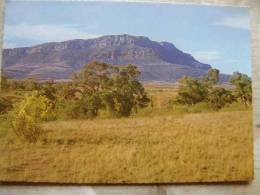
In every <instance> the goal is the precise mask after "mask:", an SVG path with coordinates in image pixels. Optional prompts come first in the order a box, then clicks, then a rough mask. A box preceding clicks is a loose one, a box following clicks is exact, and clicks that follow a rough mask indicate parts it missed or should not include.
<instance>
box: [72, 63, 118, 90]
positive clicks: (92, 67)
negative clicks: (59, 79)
mask: <svg viewBox="0 0 260 195" xmlns="http://www.w3.org/2000/svg"><path fill="white" fill-rule="evenodd" d="M114 70H115V69H114V68H113V66H111V65H108V64H106V63H101V62H97V61H92V62H90V63H89V64H86V65H85V66H84V67H83V68H82V69H81V70H80V71H79V72H78V73H76V74H74V75H73V77H72V79H73V82H74V84H75V85H76V86H77V87H78V89H80V90H81V91H82V93H87V94H91V93H95V92H98V91H102V90H104V89H106V88H107V87H108V86H109V85H110V84H111V83H110V82H111V80H110V76H111V74H113V72H114Z"/></svg>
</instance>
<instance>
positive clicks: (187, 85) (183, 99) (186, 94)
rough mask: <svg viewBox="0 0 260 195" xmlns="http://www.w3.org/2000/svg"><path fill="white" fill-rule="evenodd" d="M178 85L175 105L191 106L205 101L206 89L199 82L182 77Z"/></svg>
mask: <svg viewBox="0 0 260 195" xmlns="http://www.w3.org/2000/svg"><path fill="white" fill-rule="evenodd" d="M179 83H180V86H179V89H178V95H177V97H176V102H177V103H180V104H188V105H193V104H196V103H199V102H202V101H204V100H205V99H206V97H207V94H208V88H207V86H206V85H205V84H204V83H203V82H201V81H200V80H197V79H194V78H192V77H183V78H182V79H181V80H180V82H179Z"/></svg>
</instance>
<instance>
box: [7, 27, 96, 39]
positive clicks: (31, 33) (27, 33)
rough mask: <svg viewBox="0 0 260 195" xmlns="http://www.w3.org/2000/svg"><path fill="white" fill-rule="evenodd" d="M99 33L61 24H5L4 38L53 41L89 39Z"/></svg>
mask: <svg viewBox="0 0 260 195" xmlns="http://www.w3.org/2000/svg"><path fill="white" fill-rule="evenodd" d="M98 36H99V35H94V34H89V33H86V32H83V31H81V30H78V29H76V28H72V27H70V26H63V25H50V24H39V25H28V24H19V25H6V26H5V38H6V40H14V39H23V40H29V41H33V42H55V41H66V40H70V39H89V38H95V37H98Z"/></svg>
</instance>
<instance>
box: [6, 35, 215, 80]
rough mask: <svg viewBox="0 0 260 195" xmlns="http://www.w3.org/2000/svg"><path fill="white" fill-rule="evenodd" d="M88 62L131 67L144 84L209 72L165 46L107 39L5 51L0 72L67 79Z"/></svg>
mask: <svg viewBox="0 0 260 195" xmlns="http://www.w3.org/2000/svg"><path fill="white" fill-rule="evenodd" d="M92 60H98V61H102V62H106V63H110V64H113V65H126V64H134V65H136V66H137V67H138V68H139V69H140V70H141V79H142V80H146V81H151V80H153V81H167V82H174V81H176V80H177V79H179V78H180V77H182V76H184V75H189V76H193V77H200V76H203V75H204V74H206V73H207V71H208V69H210V68H211V66H210V65H208V64H204V63H201V62H199V61H197V60H196V59H195V58H194V57H192V56H191V55H190V54H187V53H184V52H183V51H181V50H179V49H177V48H176V47H175V46H174V45H173V44H171V43H168V42H155V41H151V40H150V39H148V38H147V37H142V36H130V35H111V36H103V37H100V38H96V39H87V40H70V41H65V42H59V43H45V44H41V45H37V46H33V47H26V48H14V49H5V50H4V51H3V70H4V73H5V75H7V76H8V77H9V78H25V77H36V78H39V79H68V78H69V77H70V75H71V74H72V73H73V72H75V71H77V70H78V69H80V68H81V67H82V66H83V65H85V64H87V63H88V62H90V61H92Z"/></svg>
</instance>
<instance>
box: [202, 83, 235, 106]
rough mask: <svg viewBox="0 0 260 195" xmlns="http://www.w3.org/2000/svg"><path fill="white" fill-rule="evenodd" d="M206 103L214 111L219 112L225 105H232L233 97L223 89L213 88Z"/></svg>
mask: <svg viewBox="0 0 260 195" xmlns="http://www.w3.org/2000/svg"><path fill="white" fill-rule="evenodd" d="M207 101H208V103H209V105H210V106H211V107H212V108H213V109H214V110H219V109H221V108H223V107H225V106H226V105H228V104H231V103H233V102H234V101H235V97H234V96H233V95H232V92H231V91H229V90H227V89H225V88H223V87H215V88H213V89H212V90H211V91H210V92H209V95H208V98H207Z"/></svg>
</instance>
